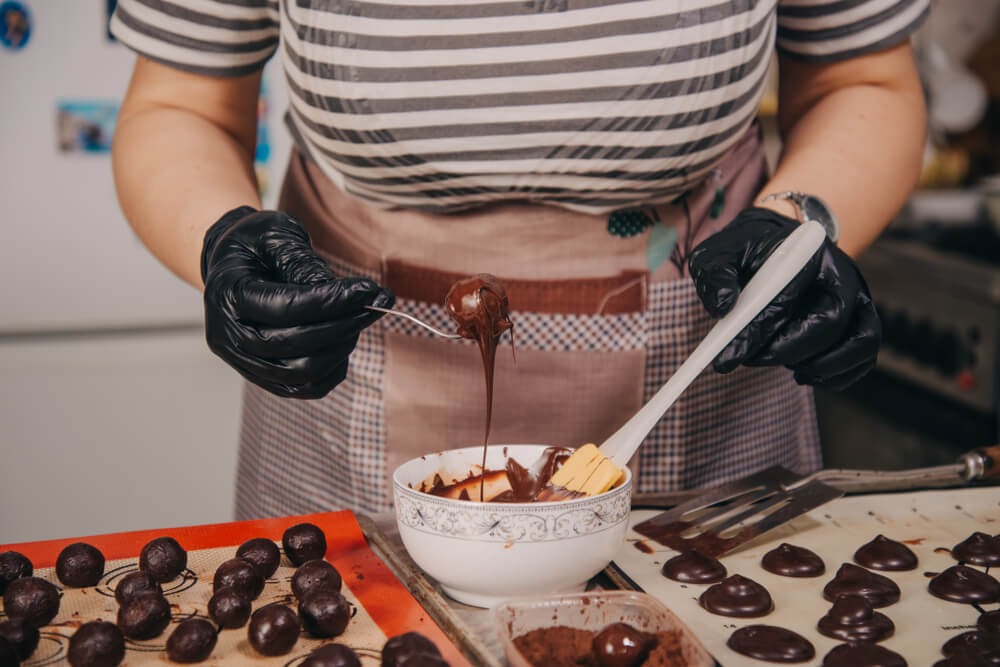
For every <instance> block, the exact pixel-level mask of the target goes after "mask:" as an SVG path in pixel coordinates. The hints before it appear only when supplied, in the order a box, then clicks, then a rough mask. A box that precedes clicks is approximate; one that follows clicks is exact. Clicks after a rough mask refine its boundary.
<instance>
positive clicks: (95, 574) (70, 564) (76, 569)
mask: <svg viewBox="0 0 1000 667" xmlns="http://www.w3.org/2000/svg"><path fill="white" fill-rule="evenodd" d="M56 576H57V577H58V578H59V581H61V582H62V583H63V584H64V585H66V586H70V587H71V588H83V587H85V586H96V585H97V582H99V581H100V580H101V577H103V576H104V554H102V553H101V551H100V549H98V548H97V547H95V546H93V545H90V544H87V543H86V542H74V543H73V544H70V545H69V546H67V547H66V548H64V549H63V550H62V551H60V552H59V557H58V558H56Z"/></svg>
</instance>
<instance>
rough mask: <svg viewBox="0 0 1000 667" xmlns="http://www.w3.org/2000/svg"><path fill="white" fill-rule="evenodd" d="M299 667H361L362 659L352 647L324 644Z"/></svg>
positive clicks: (311, 653)
mask: <svg viewBox="0 0 1000 667" xmlns="http://www.w3.org/2000/svg"><path fill="white" fill-rule="evenodd" d="M299 667H361V659H360V658H359V657H358V654H357V653H355V652H354V649H352V648H351V647H350V646H345V645H344V644H323V645H322V646H317V647H316V648H314V649H313V650H312V651H311V652H310V653H309V655H307V656H306V659H305V660H303V661H302V664H301V665H300V666H299Z"/></svg>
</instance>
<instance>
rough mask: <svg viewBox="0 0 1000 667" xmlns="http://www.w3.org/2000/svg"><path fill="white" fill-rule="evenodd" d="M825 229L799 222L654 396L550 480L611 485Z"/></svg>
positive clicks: (575, 487)
mask: <svg viewBox="0 0 1000 667" xmlns="http://www.w3.org/2000/svg"><path fill="white" fill-rule="evenodd" d="M825 236H826V232H825V231H824V229H823V227H822V226H821V225H820V224H819V223H818V222H815V221H811V220H810V221H807V222H804V223H802V224H801V225H800V226H799V227H797V228H796V229H795V230H794V231H793V232H792V233H791V234H789V236H788V238H786V239H785V240H784V241H783V242H782V243H781V245H779V246H778V247H777V248H776V249H775V250H774V252H772V253H771V256H770V257H768V258H767V260H766V261H765V262H764V264H763V265H762V266H761V267H760V269H758V270H757V273H755V274H754V276H753V277H752V278H751V279H750V282H748V283H747V285H746V286H745V287H744V288H743V290H742V291H741V292H740V295H739V298H738V299H737V301H736V305H735V306H733V309H732V310H731V311H729V313H727V314H726V316H725V317H723V318H722V319H720V320H719V321H718V322H716V323H715V326H713V327H712V329H711V330H710V331H709V332H708V335H706V336H705V338H704V339H703V340H702V341H701V343H699V344H698V347H696V348H695V350H694V352H692V353H691V356H690V357H688V358H687V359H686V360H685V361H684V363H683V364H681V365H680V367H679V368H678V369H677V371H676V372H675V373H674V374H673V375H672V376H671V377H670V379H669V380H668V381H667V382H666V384H664V385H663V386H662V387H661V388H660V389H659V390H658V391H657V392H656V393H655V394H653V396H652V398H650V399H649V401H647V402H646V404H645V405H644V406H642V408H640V409H639V411H638V412H636V413H635V415H633V416H632V418H630V419H629V420H628V421H627V422H625V424H624V425H622V427H621V428H619V429H618V430H617V431H616V432H615V433H614V434H612V435H611V437H609V438H608V439H607V440H605V441H604V443H603V444H602V445H601V446H600V447H599V448H598V447H596V446H594V445H593V444H587V445H584V446H582V447H580V448H579V449H577V450H575V451H574V452H573V454H572V455H571V456H570V457H569V458H568V459H567V460H566V462H565V463H564V464H563V465H562V467H561V468H560V469H559V470H557V471H556V473H555V474H554V475H553V476H552V484H554V485H556V486H561V487H564V488H567V489H569V490H571V491H577V492H582V493H584V494H586V495H595V494H598V493H603V492H604V491H607V490H608V489H609V488H611V487H612V486H614V485H615V484H616V483H617V482H618V480H619V479H620V478H621V476H622V471H621V469H622V468H624V467H625V465H626V464H627V463H628V461H629V459H631V458H632V455H633V454H635V452H636V450H637V449H639V445H641V444H642V441H643V440H644V439H645V438H646V436H647V435H649V432H650V431H651V430H652V428H653V426H655V425H656V422H658V421H659V420H660V418H661V417H662V416H663V414H664V413H665V412H666V411H667V410H668V409H669V408H670V406H671V405H673V404H674V401H676V400H677V398H678V397H679V396H680V395H681V393H682V392H683V391H684V390H685V389H687V388H688V385H690V384H691V383H692V382H693V381H694V379H695V378H696V377H698V375H700V374H701V372H702V370H704V369H705V367H706V366H708V364H709V363H711V361H712V359H714V358H715V357H716V356H717V355H718V354H719V353H720V352H721V351H722V350H723V349H724V348H725V347H726V345H728V344H729V342H730V341H731V340H733V338H735V337H736V334H738V333H739V332H740V331H742V330H743V328H744V327H746V325H747V324H749V323H750V321H751V320H753V318H754V317H756V316H757V314H758V313H760V311H761V310H763V309H764V307H765V306H766V305H768V304H769V303H771V301H772V300H774V297H776V296H777V295H778V294H779V293H780V292H781V290H783V289H784V288H785V286H786V285H788V283H789V282H790V281H791V280H792V278H794V277H795V276H796V275H797V274H798V272H799V271H801V270H802V268H803V267H804V266H805V265H806V263H807V262H808V261H809V259H810V258H811V257H812V256H813V254H815V252H816V251H817V250H818V249H819V247H820V245H822V243H823V239H824V238H825Z"/></svg>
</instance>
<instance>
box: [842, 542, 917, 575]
mask: <svg viewBox="0 0 1000 667" xmlns="http://www.w3.org/2000/svg"><path fill="white" fill-rule="evenodd" d="M854 562H855V563H857V564H858V565H861V566H862V567H867V568H869V569H871V570H890V571H894V572H898V571H902V570H912V569H914V568H916V567H917V555H916V554H915V553H913V551H912V550H911V549H910V548H909V547H908V546H906V545H905V544H903V543H902V542H897V541H896V540H890V539H889V538H888V537H886V536H885V535H876V536H875V539H873V540H872V541H871V542H868V543H867V544H863V545H861V546H860V547H858V550H857V551H855V552H854Z"/></svg>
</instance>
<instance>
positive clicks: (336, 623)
mask: <svg viewBox="0 0 1000 667" xmlns="http://www.w3.org/2000/svg"><path fill="white" fill-rule="evenodd" d="M299 618H301V619H302V627H303V628H304V629H305V631H306V632H308V633H309V634H310V635H312V636H313V637H320V638H326V637H336V636H337V635H339V634H342V633H343V632H344V630H345V629H346V628H347V624H348V623H349V622H350V620H351V603H350V602H348V601H347V598H345V597H344V596H343V595H341V594H340V593H338V592H337V591H334V590H329V589H323V590H317V591H314V592H313V593H311V594H309V595H308V596H306V598H305V599H303V600H302V601H301V602H299Z"/></svg>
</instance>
